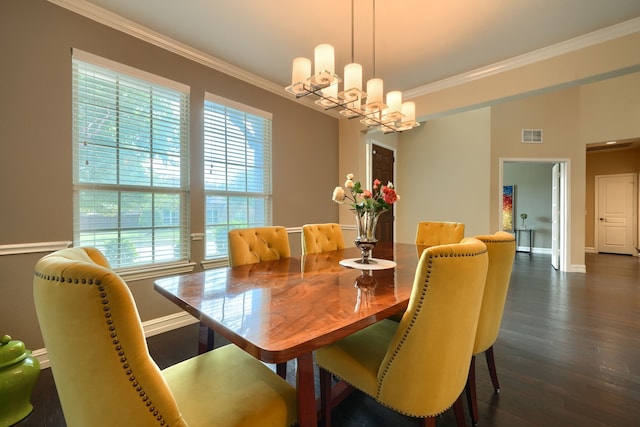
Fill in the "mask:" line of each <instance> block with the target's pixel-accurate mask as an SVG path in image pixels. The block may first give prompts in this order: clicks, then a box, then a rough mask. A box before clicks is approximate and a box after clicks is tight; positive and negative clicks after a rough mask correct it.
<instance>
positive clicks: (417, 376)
mask: <svg viewBox="0 0 640 427" xmlns="http://www.w3.org/2000/svg"><path fill="white" fill-rule="evenodd" d="M487 264H488V255H487V248H486V246H485V245H484V243H482V242H481V241H479V240H477V239H474V238H467V239H463V240H462V241H461V242H460V243H457V244H449V245H440V246H432V247H430V248H427V249H425V250H424V251H423V252H422V255H421V256H420V261H419V263H418V267H417V269H416V273H415V279H414V283H413V289H412V293H411V297H410V299H409V305H408V307H407V310H406V311H405V314H404V315H403V316H402V319H401V320H400V323H399V325H398V328H397V330H396V332H395V335H394V337H393V339H392V340H391V343H390V344H389V347H388V349H387V353H386V355H385V357H384V359H383V361H382V363H381V364H380V368H379V370H378V396H377V398H378V399H379V400H380V401H381V402H383V403H384V404H386V405H388V406H390V407H392V408H394V409H396V410H397V411H399V412H404V413H407V414H424V416H430V415H437V414H440V413H442V412H444V411H445V410H447V409H448V408H449V407H451V405H452V404H453V402H455V401H456V399H457V398H458V396H459V395H460V393H462V391H463V389H464V387H465V384H466V381H467V375H468V373H469V364H470V362H471V356H472V350H473V343H474V340H475V337H476V328H477V325H478V317H479V314H480V305H481V303H482V294H483V291H484V284H485V277H486V273H487ZM408 396H409V397H408Z"/></svg>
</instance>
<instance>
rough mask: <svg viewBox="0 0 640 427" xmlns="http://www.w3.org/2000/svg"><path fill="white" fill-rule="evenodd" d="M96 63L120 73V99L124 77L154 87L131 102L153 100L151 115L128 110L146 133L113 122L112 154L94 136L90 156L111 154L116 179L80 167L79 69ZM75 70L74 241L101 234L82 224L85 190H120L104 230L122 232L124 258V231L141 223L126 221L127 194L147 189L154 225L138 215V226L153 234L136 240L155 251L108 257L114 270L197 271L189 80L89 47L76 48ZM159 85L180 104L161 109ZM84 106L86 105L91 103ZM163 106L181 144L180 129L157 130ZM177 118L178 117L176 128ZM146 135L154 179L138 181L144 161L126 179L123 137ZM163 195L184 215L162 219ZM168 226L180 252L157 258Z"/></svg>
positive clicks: (118, 112) (116, 111) (147, 273)
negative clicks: (88, 174)
mask: <svg viewBox="0 0 640 427" xmlns="http://www.w3.org/2000/svg"><path fill="white" fill-rule="evenodd" d="M96 67H97V68H96ZM92 68H94V69H96V70H97V71H96V72H99V73H103V74H104V76H107V77H108V76H112V77H113V78H114V79H117V81H118V84H117V85H116V84H115V83H114V87H115V89H114V90H113V92H114V102H115V100H118V99H119V97H120V96H122V94H123V93H124V91H122V90H121V89H122V87H121V85H123V84H124V82H131V83H132V84H134V85H136V86H137V85H142V86H148V88H149V94H148V95H147V96H148V97H149V100H148V101H146V100H145V101H141V102H140V104H139V105H138V104H135V101H134V102H133V103H132V105H135V106H138V107H143V106H145V104H144V102H148V105H147V107H148V108H149V116H148V117H145V116H144V114H137V112H138V110H135V111H134V112H131V113H130V114H129V116H130V117H133V121H132V122H131V123H133V124H134V125H140V124H141V123H142V124H143V126H142V127H141V129H142V130H143V132H142V136H140V135H138V134H137V133H136V130H137V129H135V128H132V130H131V131H130V132H126V131H125V132H122V129H123V128H125V125H124V124H123V123H124V121H122V122H120V121H117V122H116V124H115V125H112V126H113V127H114V129H115V130H114V131H113V132H114V133H115V134H116V135H117V136H116V137H114V140H113V141H109V142H107V143H106V144H104V145H103V148H104V147H107V148H106V149H105V151H110V154H113V156H112V157H109V156H102V157H100V156H99V155H97V154H95V152H97V151H98V148H94V147H99V146H100V144H99V143H98V142H96V141H91V144H92V149H89V150H86V151H87V152H88V153H90V154H91V155H94V154H95V155H94V157H91V159H94V160H95V162H97V161H98V159H103V158H107V164H106V166H107V167H108V166H113V167H114V168H115V169H117V170H118V178H117V179H116V182H104V181H103V182H100V179H99V178H97V179H94V180H93V181H91V180H84V181H83V179H82V178H81V176H80V170H81V167H82V166H81V163H82V158H81V155H82V154H81V153H82V149H81V148H80V146H81V144H82V142H81V138H82V136H81V134H80V132H81V131H80V126H81V122H82V117H81V115H80V108H81V98H80V97H79V92H78V91H79V90H81V89H80V88H79V86H78V82H79V79H80V78H79V76H78V73H79V70H90V69H92ZM72 75H73V81H72V91H73V102H72V105H73V114H72V120H73V138H72V141H73V200H74V215H73V234H74V236H73V241H74V244H75V245H82V244H87V239H86V238H82V237H81V235H82V234H83V233H84V232H87V231H89V232H90V233H91V232H93V234H94V235H93V237H92V238H89V241H90V240H91V239H93V240H94V241H95V239H96V234H98V233H97V232H96V231H95V229H94V230H93V231H91V229H90V228H87V226H86V224H85V225H84V226H83V224H82V216H81V203H82V200H81V199H82V192H85V191H94V192H95V194H96V195H98V194H105V195H106V194H108V193H107V192H111V193H112V194H116V195H117V204H116V206H117V207H116V208H115V209H116V210H117V213H116V214H115V223H116V225H115V227H107V228H105V229H104V230H105V233H106V231H110V232H111V233H114V235H116V236H117V238H115V240H116V242H117V243H116V244H117V249H116V251H117V253H118V254H119V259H120V260H122V259H123V258H122V255H121V254H122V247H123V241H122V234H123V232H124V231H127V230H129V231H131V229H133V230H135V229H136V227H132V228H131V229H128V228H127V227H126V226H125V225H123V223H124V222H125V221H124V220H123V218H124V209H123V198H122V197H123V196H124V195H127V194H129V195H134V194H136V193H138V194H143V195H146V196H147V197H150V200H152V202H151V203H150V208H149V209H150V211H149V212H150V213H148V214H147V217H148V222H149V223H150V224H151V226H148V225H147V226H143V225H141V223H140V222H141V221H139V223H138V224H137V229H138V230H139V232H140V234H142V230H148V231H149V234H150V236H152V237H149V238H148V239H147V240H146V241H145V238H142V239H141V240H139V241H138V240H136V243H139V242H140V243H142V244H148V245H149V246H148V247H145V248H146V249H147V250H148V252H149V254H150V255H148V256H150V257H151V259H150V261H149V262H141V263H129V264H127V263H126V262H125V263H120V262H114V260H113V259H110V258H108V259H109V262H110V263H112V265H114V270H116V271H118V272H119V273H120V274H121V275H124V276H126V277H127V278H128V279H130V280H131V279H141V278H146V277H157V276H160V275H165V274H172V273H180V272H186V271H192V270H193V266H194V264H193V263H191V262H190V261H189V258H190V250H191V248H190V236H189V232H190V215H189V207H190V198H189V173H190V171H189V169H190V168H189V165H190V158H189V144H190V138H189V125H190V117H189V116H190V112H189V108H190V87H189V86H188V85H185V84H182V83H179V82H175V81H173V80H170V79H166V78H164V77H161V76H157V75H155V74H152V73H148V72H146V71H142V70H139V69H136V68H133V67H129V66H127V65H124V64H120V63H117V62H114V61H111V60H108V59H105V58H102V57H99V56H97V55H93V54H90V53H88V52H84V51H81V50H78V49H73V50H72ZM106 87H107V85H106V84H105V85H104V88H106ZM145 89H146V88H143V89H140V88H139V87H136V90H139V91H141V92H142V93H144V90H145ZM154 90H158V91H161V92H163V93H164V92H166V93H168V94H169V95H171V96H175V99H177V100H178V101H177V103H178V106H177V107H176V108H171V107H173V106H174V104H175V101H174V104H171V106H170V107H167V106H164V107H165V108H166V110H165V109H161V108H158V109H157V110H156V108H155V106H156V104H155V103H156V102H157V99H156V98H155V94H154ZM88 93H91V89H89V90H88ZM97 93H99V92H97ZM107 99H108V98H107ZM115 105H116V107H115V108H112V109H110V112H111V114H113V115H114V116H115V117H118V118H120V117H121V116H124V113H123V111H124V110H123V108H124V107H123V106H121V105H120V104H115ZM84 107H85V108H86V106H84ZM91 108H92V107H89V108H88V109H87V111H90V110H91ZM173 110H176V111H173ZM158 112H160V113H164V114H168V115H167V116H166V117H168V118H169V119H170V120H171V119H173V120H174V123H173V124H171V123H169V124H168V125H167V126H168V129H169V130H170V131H171V132H173V133H177V135H178V142H177V144H176V141H175V139H176V138H175V135H172V136H170V137H166V140H162V139H161V138H160V137H157V136H156V135H158V134H159V133H160V130H156V126H157V125H158V124H162V125H164V124H166V123H167V121H166V120H167V119H166V117H165V118H163V119H160V120H157V118H156V117H157V116H158ZM105 117H106V116H105ZM103 118H104V117H103ZM145 118H146V119H147V121H148V124H145ZM175 119H177V120H175ZM82 123H90V121H85V122H82ZM175 123H177V128H176V124H175ZM144 126H147V127H148V129H146V130H147V132H148V135H147V134H146V133H145V132H144V130H145V127H144ZM154 132H155V134H154ZM145 136H147V137H148V142H147V144H148V146H149V148H148V149H146V150H145V149H141V150H140V149H139V146H135V149H136V150H138V151H139V152H140V153H142V155H147V156H148V164H147V165H146V168H148V172H149V176H148V177H147V179H148V180H149V183H143V184H140V183H139V182H134V181H136V180H137V179H138V177H139V175H136V174H135V170H136V168H138V169H143V168H145V166H141V165H140V164H137V165H135V166H130V168H131V170H132V171H133V172H131V173H133V175H131V177H132V178H131V180H130V182H124V181H125V179H124V178H122V177H121V176H120V173H121V172H123V171H126V169H125V166H123V163H122V159H121V156H123V152H124V150H125V146H126V145H127V144H126V142H123V141H124V140H125V139H126V137H129V138H131V139H135V138H140V139H143V138H144V137H145ZM156 140H157V141H162V142H158V143H157V141H156ZM85 144H86V142H85ZM158 144H159V145H162V146H163V147H165V146H166V148H163V149H164V150H169V151H162V150H163V149H160V151H157V149H156V148H155V146H156V145H158ZM85 146H86V145H85ZM132 146H134V145H133V144H132V143H131V144H130V145H129V146H128V147H129V152H131V151H134V150H132V149H131V147H132ZM163 153H164V154H163ZM162 156H171V157H168V159H169V160H166V162H167V164H159V163H162V162H161V161H159V160H158V159H159V158H162ZM171 158H173V159H174V161H173V162H171V161H170V159H171ZM111 163H112V164H111ZM176 163H177V164H178V171H177V172H176V173H175V174H171V173H166V172H168V171H170V170H171V167H170V166H169V164H172V165H173V170H175V164H176ZM87 164H89V163H87ZM132 164H133V162H132ZM158 164H159V165H158ZM103 166H104V165H103ZM93 167H94V169H97V168H96V167H95V166H93ZM167 168H169V169H167ZM163 172H165V173H163ZM122 176H125V174H124V173H122ZM172 177H173V178H172ZM172 181H173V182H175V181H177V184H174V183H173V182H172ZM158 182H159V183H158ZM133 197H134V200H136V202H138V200H139V199H135V197H136V196H133ZM137 197H139V196H137ZM158 198H160V199H163V198H165V199H168V200H170V199H174V200H177V202H174V204H175V203H177V205H178V215H179V218H178V220H177V221H176V224H171V221H169V223H167V224H169V225H162V224H161V223H162V221H159V217H158V215H159V214H160V213H161V212H162V209H161V208H159V207H158V206H157V205H156V204H155V203H156V201H157V200H159V199H158ZM92 203H96V199H93V200H92ZM112 222H113V221H112ZM83 227H84V228H83ZM163 229H166V230H173V231H170V234H169V236H171V235H173V236H174V237H168V238H169V239H170V241H175V240H176V239H177V240H178V241H179V243H178V252H177V254H176V253H175V252H174V253H173V254H172V255H168V257H170V258H171V259H165V260H158V257H159V255H160V254H161V253H162V250H161V249H160V246H159V244H158V240H157V239H159V236H160V235H161V233H162V230H163ZM176 233H177V237H176ZM164 234H166V233H164ZM166 238H167V237H165V241H166ZM103 244H106V243H104V242H103ZM94 246H96V247H98V248H99V249H101V250H103V251H104V248H100V245H94ZM165 246H166V245H165ZM165 252H166V251H165ZM136 254H137V252H136ZM105 255H106V254H105ZM115 261H118V260H115Z"/></svg>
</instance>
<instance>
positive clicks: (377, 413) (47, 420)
mask: <svg viewBox="0 0 640 427" xmlns="http://www.w3.org/2000/svg"><path fill="white" fill-rule="evenodd" d="M586 264H587V274H580V273H561V272H557V271H555V270H553V268H552V267H551V265H550V258H549V257H548V256H545V255H538V254H533V255H528V254H524V253H518V254H517V255H516V260H515V265H514V270H513V274H512V281H511V287H510V289H509V295H508V301H507V305H506V308H505V313H504V318H503V322H502V329H501V332H500V336H499V338H498V341H497V342H496V344H495V346H494V349H495V357H496V366H497V369H498V376H499V379H500V385H501V389H502V392H501V393H500V394H499V395H496V394H494V393H493V389H492V386H491V382H490V379H489V375H488V372H487V370H486V363H485V361H484V357H478V358H477V363H476V365H477V381H478V399H479V402H478V405H479V412H480V421H479V424H478V425H479V426H480V427H518V426H545V427H567V426H581V427H599V426H614V427H626V426H629V427H636V426H639V425H640V259H639V258H635V257H630V256H622V255H606V254H598V255H595V254H587V256H586ZM197 334H198V330H197V325H192V326H187V327H184V328H181V329H179V330H175V331H171V332H167V333H164V334H161V335H158V336H154V337H150V338H149V339H148V342H149V348H150V352H151V354H152V356H153V357H154V359H155V360H156V362H157V363H158V365H159V366H160V367H161V368H164V367H166V366H169V365H171V364H173V363H176V362H178V361H180V360H184V359H186V358H188V357H192V356H194V355H195V354H196V351H197V336H198V335H197ZM293 365H294V364H293V363H289V375H288V376H289V379H290V380H291V381H293V376H294V369H295V367H294V366H293ZM32 402H33V404H34V408H35V409H34V411H33V413H32V414H31V415H30V416H29V417H27V418H26V419H25V420H23V421H22V422H20V423H18V424H17V425H18V426H20V427H30V426H38V427H41V426H46V427H61V426H65V422H64V417H63V415H62V411H61V409H60V403H59V401H58V397H57V394H56V389H55V384H54V382H53V379H52V376H51V372H50V369H45V370H43V371H42V373H41V375H40V378H39V379H38V383H37V384H36V388H35V390H34V393H33V398H32ZM465 409H466V408H465ZM333 421H334V422H333V425H334V426H336V427H356V426H358V427H360V426H367V427H396V426H397V427H403V426H417V425H418V424H417V422H416V420H415V419H411V418H408V417H404V416H401V415H398V414H396V413H395V412H393V411H392V410H390V409H387V408H384V407H382V406H381V405H378V404H377V403H375V401H374V400H372V399H371V398H369V397H366V396H363V395H362V394H360V393H354V394H352V395H351V396H349V397H348V398H347V399H346V400H345V401H344V402H342V403H341V404H340V406H338V407H337V408H336V409H335V410H334V413H333ZM123 425H124V424H123ZM438 426H439V427H451V426H455V420H454V418H453V414H452V413H451V411H448V412H447V413H445V414H444V415H443V416H442V417H441V418H440V419H439V421H438Z"/></svg>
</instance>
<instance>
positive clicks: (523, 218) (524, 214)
mask: <svg viewBox="0 0 640 427" xmlns="http://www.w3.org/2000/svg"><path fill="white" fill-rule="evenodd" d="M527 217H528V215H527V214H526V213H524V212H523V213H521V214H520V218H522V227H524V220H525V219H527Z"/></svg>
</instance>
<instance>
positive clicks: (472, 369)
mask: <svg viewBox="0 0 640 427" xmlns="http://www.w3.org/2000/svg"><path fill="white" fill-rule="evenodd" d="M465 389H466V394H467V404H468V406H469V415H470V416H471V424H472V425H474V426H476V425H478V398H477V395H476V356H471V364H470V365H469V376H468V377H467V386H466V387H465Z"/></svg>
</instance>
